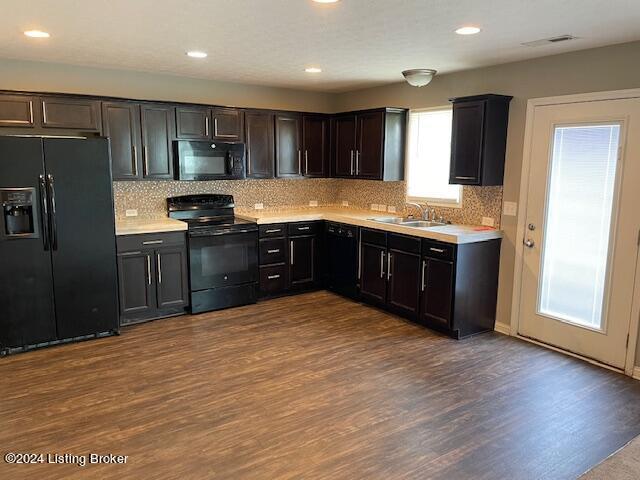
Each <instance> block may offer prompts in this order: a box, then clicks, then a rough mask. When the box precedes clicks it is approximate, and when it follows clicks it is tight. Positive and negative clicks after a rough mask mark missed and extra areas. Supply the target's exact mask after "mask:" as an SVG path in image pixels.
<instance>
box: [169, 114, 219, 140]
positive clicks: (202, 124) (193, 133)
mask: <svg viewBox="0 0 640 480" xmlns="http://www.w3.org/2000/svg"><path fill="white" fill-rule="evenodd" d="M176 137H177V138H180V139H185V140H211V109H209V108H206V107H195V106H194V107H185V106H180V107H177V108H176Z"/></svg>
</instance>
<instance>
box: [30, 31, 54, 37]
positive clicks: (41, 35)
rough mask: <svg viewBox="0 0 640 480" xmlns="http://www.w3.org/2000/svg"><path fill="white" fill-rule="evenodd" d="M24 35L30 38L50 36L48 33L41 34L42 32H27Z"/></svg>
mask: <svg viewBox="0 0 640 480" xmlns="http://www.w3.org/2000/svg"><path fill="white" fill-rule="evenodd" d="M24 34H25V35H26V36H27V37H31V38H49V37H50V36H51V35H49V33H48V32H43V31H42V30H27V31H26V32H24Z"/></svg>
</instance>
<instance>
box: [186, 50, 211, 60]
mask: <svg viewBox="0 0 640 480" xmlns="http://www.w3.org/2000/svg"><path fill="white" fill-rule="evenodd" d="M187 55H188V56H190V57H191V58H207V54H206V53H205V52H199V51H197V50H191V51H189V52H187Z"/></svg>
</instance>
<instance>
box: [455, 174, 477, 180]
mask: <svg viewBox="0 0 640 480" xmlns="http://www.w3.org/2000/svg"><path fill="white" fill-rule="evenodd" d="M455 178H456V180H475V179H476V177H461V176H459V175H456V176H455Z"/></svg>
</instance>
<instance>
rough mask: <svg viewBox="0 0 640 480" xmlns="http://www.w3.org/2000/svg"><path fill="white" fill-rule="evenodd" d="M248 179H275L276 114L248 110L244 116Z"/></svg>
mask: <svg viewBox="0 0 640 480" xmlns="http://www.w3.org/2000/svg"><path fill="white" fill-rule="evenodd" d="M244 125H245V135H244V136H245V142H246V152H247V153H246V163H247V178H273V177H274V114H273V113H271V112H265V111H258V110H248V111H246V112H245V115H244Z"/></svg>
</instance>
